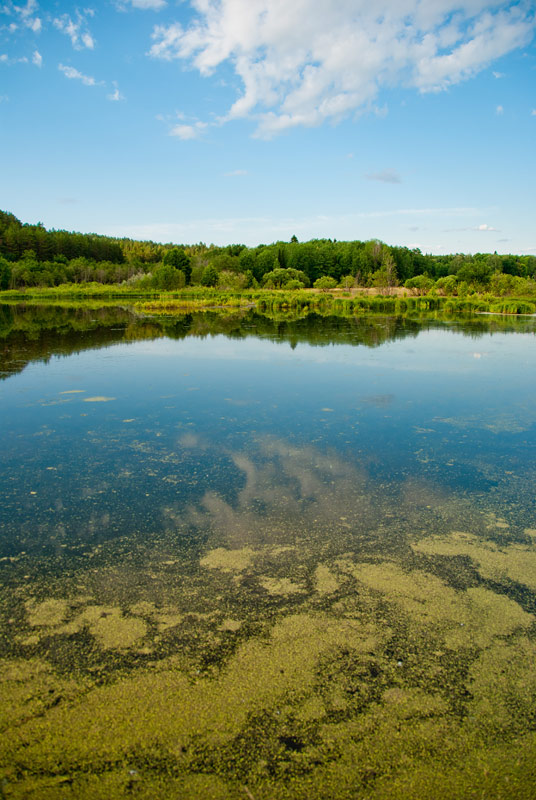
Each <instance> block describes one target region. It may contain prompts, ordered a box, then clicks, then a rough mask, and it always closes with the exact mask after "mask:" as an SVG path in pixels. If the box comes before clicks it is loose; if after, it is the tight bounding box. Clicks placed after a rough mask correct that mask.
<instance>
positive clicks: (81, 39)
mask: <svg viewBox="0 0 536 800" xmlns="http://www.w3.org/2000/svg"><path fill="white" fill-rule="evenodd" d="M92 16H93V13H92V11H91V9H88V10H87V11H86V12H85V15H84V14H81V13H80V12H79V11H77V12H76V19H74V20H73V19H72V17H71V16H69V14H62V16H61V17H56V18H55V19H54V27H55V28H57V29H58V30H59V31H61V33H64V34H65V35H66V36H69V38H70V40H71V44H72V46H73V47H74V49H75V50H83V49H84V47H85V48H87V49H88V50H93V49H94V47H95V40H94V38H93V36H92V35H91V33H90V32H89V28H88V24H87V19H86V17H92Z"/></svg>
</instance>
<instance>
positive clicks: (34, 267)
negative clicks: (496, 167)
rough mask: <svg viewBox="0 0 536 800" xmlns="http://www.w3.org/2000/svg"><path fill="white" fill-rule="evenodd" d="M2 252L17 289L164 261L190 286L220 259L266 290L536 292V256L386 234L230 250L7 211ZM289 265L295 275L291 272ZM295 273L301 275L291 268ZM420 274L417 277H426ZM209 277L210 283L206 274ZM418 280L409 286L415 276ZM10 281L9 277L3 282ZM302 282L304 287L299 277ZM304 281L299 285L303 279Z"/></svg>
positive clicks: (108, 280) (110, 278)
mask: <svg viewBox="0 0 536 800" xmlns="http://www.w3.org/2000/svg"><path fill="white" fill-rule="evenodd" d="M0 258H2V259H3V262H7V263H8V264H9V270H8V268H6V267H5V264H4V266H3V267H2V275H3V277H2V279H1V280H2V281H3V282H4V284H5V281H6V278H5V275H6V274H7V273H8V272H9V278H8V286H13V287H15V288H24V287H26V288H33V287H39V286H43V287H45V286H49V287H52V286H57V285H60V284H64V283H88V282H93V281H97V282H99V283H103V284H110V285H111V284H114V283H115V284H119V283H122V282H124V281H126V282H127V283H128V282H130V281H132V279H133V278H134V276H136V278H135V281H136V282H139V281H141V280H142V278H143V275H146V274H149V273H150V272H153V273H154V272H155V270H157V265H159V264H161V263H163V264H164V265H165V266H171V267H173V268H174V269H175V270H178V271H181V272H182V273H183V274H184V276H185V281H186V284H187V285H190V284H192V283H193V284H202V283H203V275H204V273H205V270H206V268H207V267H208V266H209V265H211V266H212V267H213V269H214V270H215V272H216V273H217V274H219V275H220V276H221V275H222V274H223V273H230V274H234V275H240V276H247V277H246V278H245V283H244V284H243V286H244V288H250V287H254V286H255V283H256V282H258V283H259V284H261V285H265V286H267V287H269V286H273V287H274V288H286V287H287V286H288V285H289V282H291V281H297V282H298V283H303V284H304V285H305V286H310V285H312V284H313V283H314V282H315V281H316V280H318V279H319V278H322V277H325V276H328V277H330V278H333V279H335V281H336V282H337V283H338V284H339V285H340V286H341V288H344V289H346V290H348V289H349V288H350V287H351V286H356V287H358V286H370V285H373V286H376V287H377V288H378V289H379V290H380V291H381V292H382V293H384V294H387V295H389V294H391V293H392V289H393V287H394V286H396V285H398V283H399V282H400V283H401V284H404V285H407V288H408V290H409V289H410V288H411V290H412V291H414V292H415V291H416V292H418V293H421V294H422V292H423V291H428V292H429V291H432V288H433V287H429V286H428V284H427V283H426V285H425V286H424V288H423V285H422V280H423V278H426V277H427V276H428V278H429V279H430V280H432V281H435V282H436V284H435V288H436V289H437V291H438V292H439V293H441V294H445V295H456V294H460V295H461V296H470V295H471V293H474V292H475V291H476V292H491V293H492V294H493V295H494V296H500V297H509V296H536V284H535V282H534V278H535V277H536V257H535V256H529V255H523V256H519V255H511V254H509V255H499V254H497V253H475V254H474V255H464V254H462V253H457V254H455V255H444V256H437V255H423V253H421V251H420V250H419V249H418V248H413V249H409V248H407V247H391V246H388V245H387V244H385V243H383V242H381V241H379V240H378V239H371V240H369V241H366V242H363V241H358V240H357V241H349V242H345V241H343V242H339V241H336V240H332V239H312V240H311V241H308V242H299V241H298V239H297V238H296V236H293V237H292V238H291V240H290V242H284V241H278V242H275V243H273V244H269V245H259V246H257V247H253V248H247V247H245V246H244V245H242V244H230V245H227V246H225V247H217V246H215V245H206V244H204V243H203V242H199V243H198V244H192V245H181V246H178V245H172V244H166V245H162V244H159V243H155V242H141V241H135V240H132V239H127V238H122V239H116V238H112V237H107V236H98V235H96V234H80V233H76V232H69V231H62V230H59V231H56V230H50V231H49V230H46V229H45V228H44V226H43V225H42V224H41V223H37V224H36V225H27V224H23V223H22V222H21V221H20V220H18V219H17V218H16V217H15V216H14V215H13V214H10V213H8V212H3V211H0ZM279 270H283V274H284V273H285V271H287V277H286V278H282V277H281V273H280V272H279ZM288 270H293V271H294V274H291V273H288ZM417 279H418V280H417ZM207 280H209V281H210V282H209V283H208V284H207V283H206V281H207ZM218 280H219V281H220V283H221V284H222V285H223V284H225V285H226V286H229V287H230V288H238V287H240V286H242V278H240V279H238V278H237V279H235V278H232V277H230V276H229V275H227V274H226V275H223V277H220V278H219V279H218V278H217V277H215V276H214V273H213V272H212V271H209V272H208V273H207V276H206V277H205V283H203V285H210V286H215V285H217V283H218ZM415 280H417V282H416V283H413V284H411V283H410V284H408V283H407V282H408V281H415ZM0 285H3V284H0ZM292 285H293V286H295V285H296V284H292ZM296 288H299V287H297V286H296Z"/></svg>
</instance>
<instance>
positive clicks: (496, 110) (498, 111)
mask: <svg viewBox="0 0 536 800" xmlns="http://www.w3.org/2000/svg"><path fill="white" fill-rule="evenodd" d="M495 113H496V114H497V115H498V116H499V117H500V116H501V115H502V114H504V108H503V107H502V106H497V108H496V109H495Z"/></svg>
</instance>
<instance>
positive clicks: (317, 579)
mask: <svg viewBox="0 0 536 800" xmlns="http://www.w3.org/2000/svg"><path fill="white" fill-rule="evenodd" d="M314 584H315V590H316V591H317V592H318V593H319V594H333V592H336V591H337V589H338V588H339V580H338V578H337V576H336V575H335V574H334V573H333V572H332V571H331V570H330V568H329V567H328V566H327V564H319V565H318V566H317V568H316V570H315V573H314Z"/></svg>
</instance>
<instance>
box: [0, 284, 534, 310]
mask: <svg viewBox="0 0 536 800" xmlns="http://www.w3.org/2000/svg"><path fill="white" fill-rule="evenodd" d="M117 300H127V301H129V302H133V303H134V304H135V305H136V307H137V308H139V309H140V310H142V311H147V312H151V313H165V314H169V313H174V312H177V311H181V310H190V309H203V308H229V309H232V308H256V309H257V310H259V311H261V312H264V311H285V310H289V311H294V312H296V311H299V312H301V313H307V312H308V311H315V312H320V313H323V312H328V313H330V314H343V315H344V314H359V313H363V312H368V313H370V312H372V313H374V312H380V313H384V314H391V313H392V314H404V313H407V312H414V311H418V312H427V311H433V312H436V311H439V312H444V313H447V314H457V313H460V314H475V313H492V314H534V313H536V302H535V301H534V299H533V298H527V297H494V296H493V295H490V294H484V295H478V294H474V295H470V296H466V297H459V296H440V295H437V294H428V295H421V296H414V295H411V294H409V293H404V294H403V295H401V294H400V293H399V294H397V295H382V294H369V293H365V292H364V291H363V292H360V291H357V292H352V293H350V292H341V291H333V292H317V291H314V290H295V291H287V290H283V289H281V290H274V289H271V290H269V289H264V290H263V289H252V290H244V291H241V292H238V291H220V290H218V289H210V288H203V287H197V286H196V287H189V288H187V289H181V290H180V291H174V292H156V291H148V292H140V291H139V290H138V291H135V290H133V289H132V288H131V287H125V286H120V285H115V286H110V285H103V284H98V283H88V284H65V285H62V286H58V287H54V288H32V289H27V290H25V291H20V290H10V291H5V292H1V293H0V302H1V301H3V302H21V301H25V302H47V301H48V302H50V301H54V302H58V301H60V302H61V301H98V302H102V301H113V302H117Z"/></svg>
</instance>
